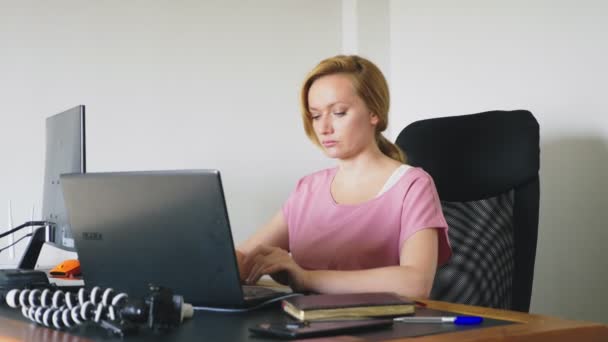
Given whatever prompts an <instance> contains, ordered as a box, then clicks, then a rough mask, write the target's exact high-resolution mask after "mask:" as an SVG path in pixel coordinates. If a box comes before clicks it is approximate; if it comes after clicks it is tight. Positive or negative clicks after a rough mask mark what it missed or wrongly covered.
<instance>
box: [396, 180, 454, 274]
mask: <svg viewBox="0 0 608 342" xmlns="http://www.w3.org/2000/svg"><path fill="white" fill-rule="evenodd" d="M418 170H420V171H421V172H416V176H415V179H414V180H413V181H412V182H411V183H410V186H409V188H408V190H407V191H406V193H405V196H404V199H403V209H402V213H401V232H400V234H399V251H401V248H402V246H403V243H404V242H405V241H406V240H407V239H408V238H409V237H410V236H412V235H413V234H414V233H416V232H418V231H420V230H422V229H427V228H436V229H437V230H438V231H437V232H438V241H439V246H438V251H439V256H438V265H442V264H444V263H446V262H447V261H448V259H449V258H450V256H451V255H452V249H451V247H450V243H449V239H448V234H447V232H448V225H447V222H446V220H445V218H444V216H443V211H442V209H441V202H440V201H439V196H438V194H437V189H436V188H435V183H434V182H433V179H432V178H431V176H430V175H429V174H427V173H426V172H424V171H422V170H421V169H418Z"/></svg>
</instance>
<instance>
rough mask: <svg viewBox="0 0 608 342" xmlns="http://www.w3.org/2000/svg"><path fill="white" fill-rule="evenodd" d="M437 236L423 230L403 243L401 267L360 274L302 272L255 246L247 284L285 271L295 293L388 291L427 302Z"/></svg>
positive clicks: (273, 251)
mask: <svg viewBox="0 0 608 342" xmlns="http://www.w3.org/2000/svg"><path fill="white" fill-rule="evenodd" d="M437 235H438V233H437V230H436V229H423V230H421V231H419V232H417V233H415V234H414V235H413V236H411V237H410V238H409V239H407V240H406V241H405V243H404V244H403V247H402V248H401V255H400V265H399V266H388V267H380V268H374V269H368V270H360V271H322V270H318V271H317V270H304V269H302V268H301V267H300V266H299V265H297V264H296V263H295V261H294V260H293V259H292V258H291V256H290V255H288V254H287V252H286V251H284V250H281V249H279V248H274V247H267V246H258V247H257V248H256V251H255V253H254V254H256V256H255V259H254V260H252V259H251V258H249V261H250V262H251V263H252V265H251V269H250V272H249V274H248V277H247V280H248V282H249V283H255V282H256V281H257V280H258V279H259V277H261V276H262V275H263V274H273V273H276V272H280V271H286V272H287V273H288V274H289V284H290V285H291V286H292V287H293V288H294V289H295V290H296V291H314V292H319V293H352V292H375V291H390V292H395V293H397V294H400V295H403V296H406V297H409V298H427V297H428V296H429V294H430V291H431V287H432V285H433V279H434V277H435V270H436V269H437V254H438V246H437V244H438V237H437Z"/></svg>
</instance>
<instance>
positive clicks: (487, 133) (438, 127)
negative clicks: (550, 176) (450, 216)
mask: <svg viewBox="0 0 608 342" xmlns="http://www.w3.org/2000/svg"><path fill="white" fill-rule="evenodd" d="M396 144H397V145H398V146H399V147H400V148H401V149H403V150H404V151H405V153H406V155H407V158H408V164H410V165H413V166H420V167H422V168H424V170H425V171H427V172H428V173H429V174H430V175H431V176H432V177H433V179H434V180H435V184H436V186H437V190H438V192H439V195H440V197H441V199H442V200H446V201H470V200H477V199H481V198H488V197H492V196H495V195H497V194H500V193H503V192H506V191H508V190H510V189H512V188H516V187H518V186H520V185H523V184H526V183H528V182H531V181H534V180H537V179H538V170H539V167H540V149H539V125H538V122H537V121H536V119H535V118H534V116H533V115H532V113H530V112H529V111H527V110H514V111H489V112H483V113H477V114H470V115H461V116H448V117H439V118H433V119H427V120H421V121H416V122H413V123H412V124H410V125H408V126H407V127H405V128H404V129H403V130H402V131H401V133H400V134H399V136H398V137H397V140H396Z"/></svg>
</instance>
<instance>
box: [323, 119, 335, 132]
mask: <svg viewBox="0 0 608 342" xmlns="http://www.w3.org/2000/svg"><path fill="white" fill-rule="evenodd" d="M320 120H321V122H320V128H321V134H330V133H333V131H334V128H333V122H332V120H331V115H322V116H321V118H320Z"/></svg>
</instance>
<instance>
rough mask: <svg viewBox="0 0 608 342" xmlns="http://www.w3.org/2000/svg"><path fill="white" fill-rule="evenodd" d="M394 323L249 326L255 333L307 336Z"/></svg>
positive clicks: (363, 322)
mask: <svg viewBox="0 0 608 342" xmlns="http://www.w3.org/2000/svg"><path fill="white" fill-rule="evenodd" d="M392 325H393V320H391V319H369V320H352V321H333V322H332V321H329V322H276V323H260V324H258V325H256V326H254V327H251V328H249V331H251V332H252V333H254V334H257V335H261V336H270V337H278V338H288V339H291V338H307V337H318V336H329V335H338V334H347V333H356V332H361V331H369V330H373V329H380V328H387V327H390V326H392Z"/></svg>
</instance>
